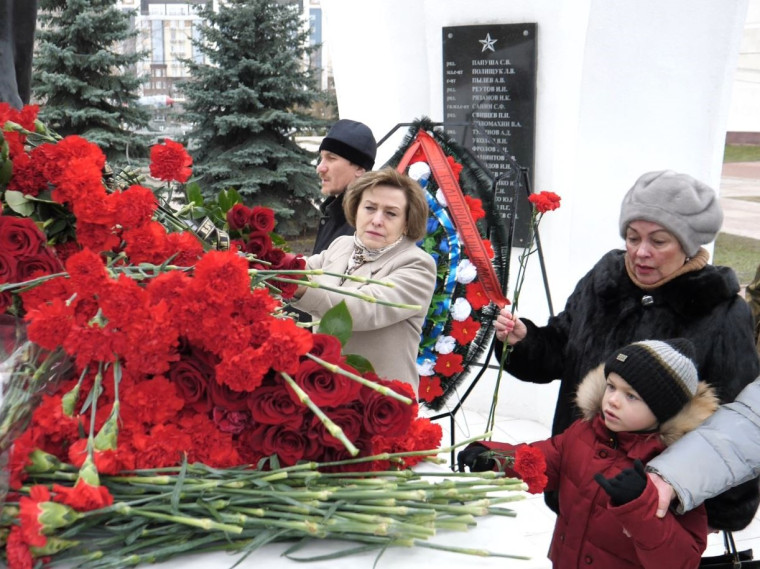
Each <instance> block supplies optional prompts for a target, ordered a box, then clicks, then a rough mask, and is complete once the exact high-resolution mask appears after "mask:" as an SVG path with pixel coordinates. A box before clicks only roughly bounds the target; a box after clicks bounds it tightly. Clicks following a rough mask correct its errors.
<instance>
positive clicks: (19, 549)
mask: <svg viewBox="0 0 760 569" xmlns="http://www.w3.org/2000/svg"><path fill="white" fill-rule="evenodd" d="M5 557H6V559H7V561H8V567H12V568H13V569H32V567H33V566H34V558H33V557H32V552H31V551H30V550H29V544H28V543H26V541H24V536H23V535H22V530H21V528H20V527H19V526H11V531H10V534H8V541H7V543H6V544H5Z"/></svg>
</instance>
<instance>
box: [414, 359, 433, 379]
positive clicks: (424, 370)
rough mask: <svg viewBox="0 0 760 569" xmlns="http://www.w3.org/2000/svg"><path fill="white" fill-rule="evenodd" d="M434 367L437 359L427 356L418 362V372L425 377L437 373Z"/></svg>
mask: <svg viewBox="0 0 760 569" xmlns="http://www.w3.org/2000/svg"><path fill="white" fill-rule="evenodd" d="M434 367H435V360H431V359H430V358H425V359H424V360H422V363H420V362H419V361H418V362H417V373H418V374H420V375H421V376H424V377H428V376H431V375H435V371H434V370H433V368H434Z"/></svg>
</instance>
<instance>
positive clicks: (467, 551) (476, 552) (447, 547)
mask: <svg viewBox="0 0 760 569" xmlns="http://www.w3.org/2000/svg"><path fill="white" fill-rule="evenodd" d="M414 545H416V546H419V547H426V548H428V549H437V550H439V551H449V552H451V553H464V554H465V555H475V556H477V557H504V558H506V559H521V560H524V561H529V560H530V557H525V556H523V555H509V554H507V553H493V552H492V551H488V550H487V549H473V548H469V547H454V546H453V545H441V544H439V543H430V542H425V541H417V542H415V543H414Z"/></svg>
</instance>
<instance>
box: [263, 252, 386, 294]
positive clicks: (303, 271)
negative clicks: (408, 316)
mask: <svg viewBox="0 0 760 569" xmlns="http://www.w3.org/2000/svg"><path fill="white" fill-rule="evenodd" d="M256 260H257V261H260V260H259V259H256ZM248 274H249V275H251V276H253V277H256V276H259V275H264V276H266V277H270V276H272V277H273V276H279V275H304V276H311V275H316V276H322V275H329V276H331V277H338V278H340V279H344V280H347V281H353V282H355V283H363V284H376V285H381V286H385V287H388V288H395V287H396V283H393V282H391V281H378V280H376V279H368V278H367V277H360V276H357V275H346V274H344V273H333V272H331V271H325V270H323V269H289V270H284V271H277V270H271V271H268V270H266V269H248ZM278 280H284V279H278ZM289 282H295V281H289ZM298 282H299V283H300V284H303V285H306V281H301V280H299V281H298ZM306 286H308V285H306Z"/></svg>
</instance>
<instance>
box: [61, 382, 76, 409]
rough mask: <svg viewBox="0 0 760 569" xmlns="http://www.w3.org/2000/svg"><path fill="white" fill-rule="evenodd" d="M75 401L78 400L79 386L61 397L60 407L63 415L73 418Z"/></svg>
mask: <svg viewBox="0 0 760 569" xmlns="http://www.w3.org/2000/svg"><path fill="white" fill-rule="evenodd" d="M77 399H79V384H77V385H76V386H75V387H74V389H72V390H70V391H69V392H68V393H66V394H65V395H64V396H63V397H61V407H63V414H64V415H66V416H67V417H74V407H75V406H76V404H77Z"/></svg>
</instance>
